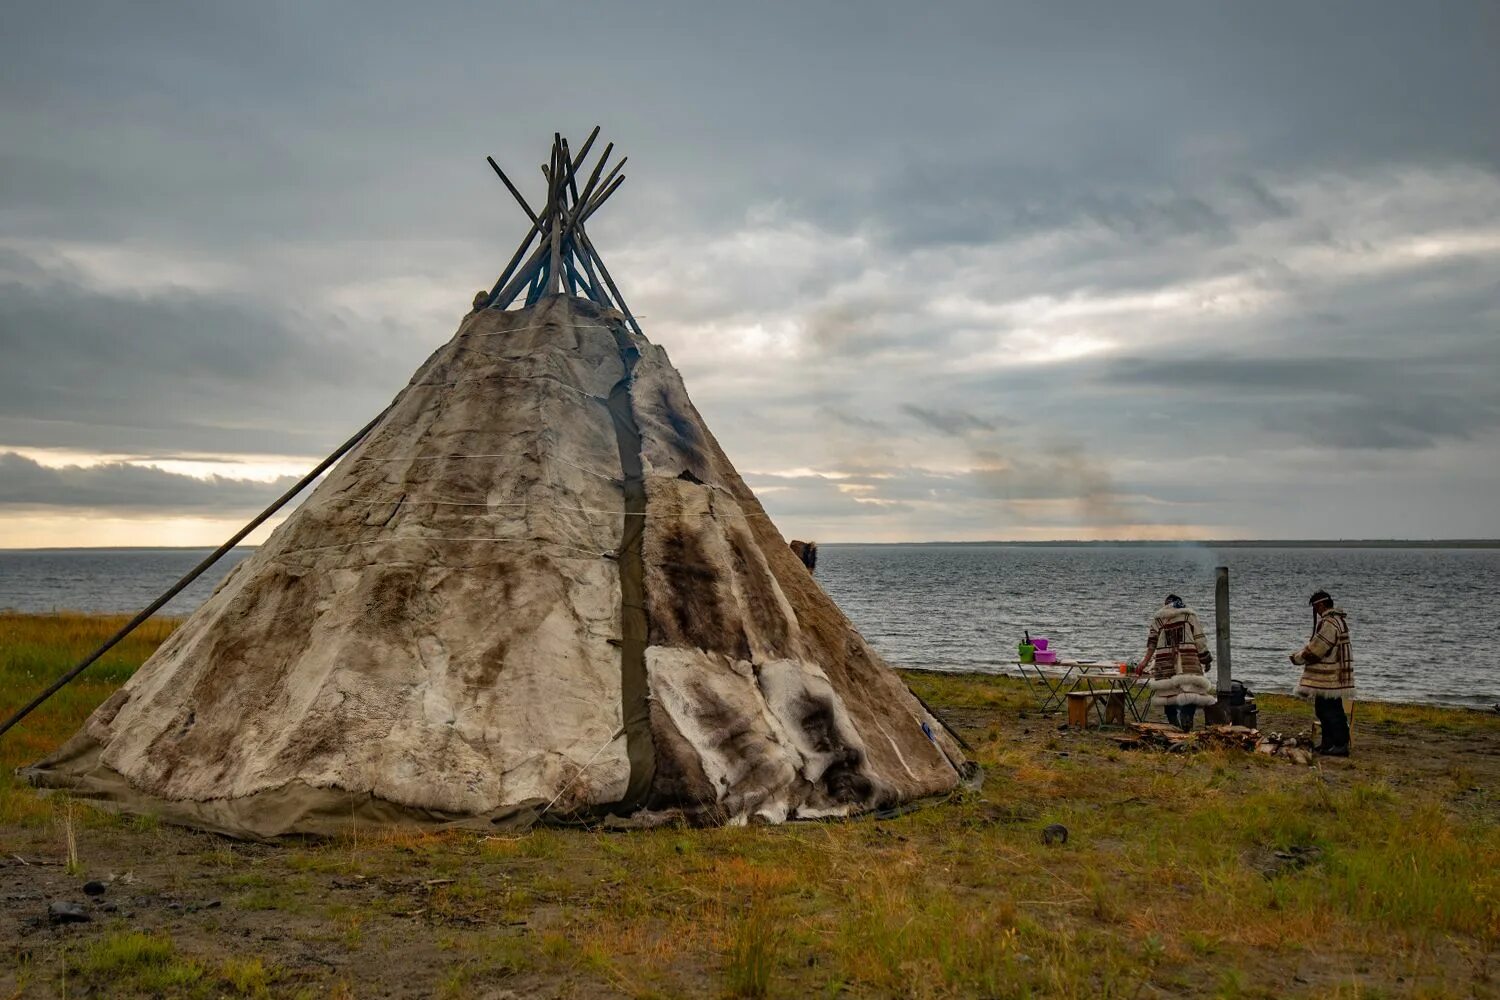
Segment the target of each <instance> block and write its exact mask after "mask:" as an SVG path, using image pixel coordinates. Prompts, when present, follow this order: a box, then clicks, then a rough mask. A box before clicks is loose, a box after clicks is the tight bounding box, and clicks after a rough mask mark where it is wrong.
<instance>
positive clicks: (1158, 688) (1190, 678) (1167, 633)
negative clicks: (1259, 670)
mask: <svg viewBox="0 0 1500 1000" xmlns="http://www.w3.org/2000/svg"><path fill="white" fill-rule="evenodd" d="M1213 661H1214V658H1213V654H1211V653H1210V652H1209V651H1208V639H1207V638H1206V637H1205V636H1204V635H1203V626H1202V625H1200V624H1199V623H1198V613H1197V612H1196V611H1194V610H1193V609H1192V608H1190V607H1188V606H1187V605H1186V604H1184V603H1183V601H1182V598H1180V597H1178V596H1177V595H1176V594H1168V595H1167V600H1166V603H1164V604H1163V605H1162V607H1161V610H1159V611H1157V612H1156V614H1154V615H1152V616H1151V627H1150V631H1149V632H1148V633H1147V635H1146V654H1145V655H1144V656H1143V657H1141V669H1142V670H1144V671H1147V672H1149V674H1150V677H1151V680H1150V687H1151V704H1153V705H1160V706H1161V707H1162V708H1163V710H1165V712H1166V714H1167V721H1168V722H1170V723H1171V724H1172V725H1174V726H1176V727H1177V728H1179V729H1181V730H1182V731H1183V732H1191V731H1192V728H1193V714H1194V713H1195V712H1197V711H1198V706H1200V705H1212V704H1213V703H1214V702H1215V701H1217V700H1218V698H1217V696H1216V695H1215V694H1214V684H1213V681H1211V680H1209V679H1208V677H1206V676H1205V675H1204V670H1205V669H1206V668H1207V667H1208V666H1209V665H1210V664H1212V663H1213Z"/></svg>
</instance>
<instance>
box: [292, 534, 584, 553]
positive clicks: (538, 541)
mask: <svg viewBox="0 0 1500 1000" xmlns="http://www.w3.org/2000/svg"><path fill="white" fill-rule="evenodd" d="M400 542H495V543H499V544H507V543H508V544H512V545H552V546H556V547H557V548H560V549H571V550H572V551H574V552H582V553H584V554H586V555H588V556H591V557H593V558H595V559H599V558H602V557H603V556H604V555H605V554H606V552H607V550H602V549H585V548H581V547H579V546H577V545H568V544H567V543H565V542H555V541H553V540H552V539H550V538H496V537H495V536H493V535H391V536H389V537H386V538H359V539H355V540H354V541H349V542H338V543H337V544H334V545H313V546H309V547H307V548H302V549H283V550H281V551H279V552H277V553H275V556H276V557H277V558H280V557H282V556H299V555H306V554H307V553H310V552H326V551H329V550H330V549H348V548H353V547H354V546H356V545H392V544H396V543H400Z"/></svg>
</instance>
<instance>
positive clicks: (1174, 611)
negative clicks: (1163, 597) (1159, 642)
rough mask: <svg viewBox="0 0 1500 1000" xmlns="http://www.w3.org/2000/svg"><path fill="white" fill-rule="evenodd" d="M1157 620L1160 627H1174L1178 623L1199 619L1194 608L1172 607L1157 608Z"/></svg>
mask: <svg viewBox="0 0 1500 1000" xmlns="http://www.w3.org/2000/svg"><path fill="white" fill-rule="evenodd" d="M1152 617H1153V618H1155V620H1156V623H1157V624H1158V625H1163V626H1165V625H1172V624H1174V623H1176V622H1185V621H1189V620H1191V619H1194V618H1197V617H1198V612H1196V611H1194V610H1193V609H1192V608H1174V607H1172V606H1171V605H1167V606H1166V607H1162V608H1157V610H1156V614H1155V615H1153V616H1152Z"/></svg>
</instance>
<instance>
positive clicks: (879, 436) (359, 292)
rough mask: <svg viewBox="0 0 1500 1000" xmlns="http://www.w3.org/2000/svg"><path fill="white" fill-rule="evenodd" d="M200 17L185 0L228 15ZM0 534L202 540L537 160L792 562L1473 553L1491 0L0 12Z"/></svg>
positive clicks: (1483, 419) (367, 369) (389, 352)
mask: <svg viewBox="0 0 1500 1000" xmlns="http://www.w3.org/2000/svg"><path fill="white" fill-rule="evenodd" d="M211 8H217V12H215V10H213V9H211ZM4 25H5V27H4V30H3V31H0V546H9V547H16V546H28V545H68V544H74V545H88V544H212V543H217V542H218V541H220V540H222V538H223V537H224V536H226V535H227V534H229V533H230V531H232V530H233V528H234V527H235V526H236V522H238V521H240V520H243V519H244V518H245V517H246V516H247V515H248V514H249V513H251V512H252V511H253V510H255V509H257V508H258V507H259V506H260V505H261V504H262V503H264V502H265V501H266V500H267V499H269V498H270V497H271V496H274V495H275V493H276V492H277V491H278V490H279V489H281V488H284V485H285V483H287V482H289V481H290V480H289V479H286V478H285V477H288V476H293V475H297V474H300V473H301V472H302V471H303V470H305V469H306V468H308V467H310V466H311V465H312V464H314V463H315V462H316V460H317V459H318V458H320V457H321V456H322V455H323V454H324V453H325V452H326V451H328V450H330V449H331V448H332V447H333V446H335V445H336V444H337V443H338V442H340V441H342V440H343V439H344V438H345V437H347V436H348V435H349V433H351V432H352V430H353V429H355V428H357V427H358V426H360V425H361V424H362V423H364V422H365V420H366V419H368V416H369V415H372V414H373V413H375V412H377V411H378V410H379V409H380V408H381V407H382V406H384V405H385V403H386V402H387V401H388V400H389V399H390V397H391V396H392V395H393V394H394V393H395V392H396V391H397V390H399V389H400V388H401V387H402V386H403V385H404V384H405V382H406V380H407V379H408V378H409V376H410V374H411V372H412V370H413V369H414V368H415V367H416V365H417V364H419V363H420V362H421V360H422V359H424V358H425V357H426V356H427V355H428V354H429V353H430V352H431V351H432V350H433V349H434V348H435V347H436V346H438V345H439V344H441V343H442V342H443V341H445V340H446V339H447V338H449V337H450V336H451V335H452V334H453V332H454V330H455V328H456V326H457V323H458V321H459V319H460V318H461V317H462V315H463V314H464V312H465V311H466V310H467V308H468V304H469V300H470V298H471V297H472V295H473V293H474V291H475V289H477V288H480V287H487V286H489V285H490V283H491V282H492V281H493V280H494V278H495V276H496V274H497V273H498V271H499V269H500V268H501V266H502V265H503V264H504V263H505V261H506V260H507V259H508V257H509V255H510V252H511V251H512V250H513V249H514V247H515V244H516V243H517V242H518V241H519V240H520V238H521V236H522V235H523V233H524V227H523V225H522V222H523V221H524V220H523V218H522V216H521V215H520V213H519V212H518V211H517V210H516V209H515V208H514V206H513V205H512V204H511V203H510V201H509V198H508V197H507V196H506V195H505V192H504V191H503V189H502V188H501V187H500V185H499V184H498V183H497V182H496V181H495V179H494V177H493V175H492V174H491V173H490V171H489V169H488V168H487V167H486V165H485V163H484V156H485V154H487V153H489V154H494V156H495V157H496V159H497V160H499V161H500V162H501V163H502V164H503V165H507V166H508V167H511V168H513V171H512V172H513V175H514V176H518V177H521V178H525V179H526V181H527V182H528V183H529V187H530V190H531V191H533V192H536V191H538V189H539V187H540V176H539V174H538V173H537V171H536V169H535V167H536V164H537V163H539V162H540V161H541V160H542V159H543V158H545V156H546V150H547V145H548V143H549V142H550V139H551V134H552V132H553V131H554V130H556V129H561V130H562V131H564V132H565V133H567V134H570V135H572V136H574V137H575V138H574V141H575V143H576V142H577V141H579V140H580V139H581V138H582V137H583V136H584V135H585V134H586V133H587V132H588V130H589V129H590V128H591V127H592V126H593V125H595V124H600V125H602V126H603V128H604V134H605V137H607V138H609V139H612V140H614V141H615V142H617V143H618V144H619V148H620V149H621V150H622V151H623V152H625V153H627V154H628V155H629V156H630V164H629V166H628V167H627V168H626V173H627V175H628V176H629V178H630V179H629V180H628V181H627V182H626V184H625V186H624V188H623V189H622V190H621V191H620V193H619V194H617V195H616V196H615V197H614V198H613V199H612V200H611V202H610V204H609V205H608V206H607V207H606V208H605V209H604V210H603V211H602V212H601V213H600V214H599V215H598V216H597V217H596V220H595V221H594V222H592V223H591V230H592V235H593V238H594V242H595V243H596V245H598V247H599V249H600V251H601V253H602V254H603V255H604V257H605V259H606V260H607V261H608V262H609V264H610V268H611V270H612V271H613V273H614V275H615V277H616V279H617V280H618V281H619V283H620V285H621V287H622V290H623V291H624V293H625V295H626V297H627V298H628V299H629V301H630V303H631V306H632V307H633V309H634V310H635V311H636V312H637V313H638V314H639V315H640V316H641V318H642V325H643V326H644V327H645V329H646V332H647V334H648V335H649V336H651V337H652V339H654V340H655V341H657V342H658V343H661V344H663V345H665V347H666V348H667V350H668V351H669V352H670V354H671V356H672V358H673V360H674V361H675V362H676V364H677V365H678V367H679V368H680V369H681V370H682V372H683V375H684V377H685V379H686V381H687V385H688V388H689V391H690V392H691V393H692V394H693V398H694V400H695V402H696V403H697V405H698V407H699V409H700V410H702V411H703V413H704V415H705V417H706V418H707V419H708V422H709V425H710V427H711V428H712V429H713V430H714V431H715V433H716V434H717V436H718V437H719V439H720V441H721V443H722V444H723V445H724V447H725V449H726V451H727V452H728V453H729V456H730V458H731V459H732V460H733V461H734V462H735V464H736V466H737V467H738V468H739V469H740V471H741V472H742V473H743V474H744V475H745V477H746V479H747V480H748V481H749V482H750V483H751V485H752V486H753V487H755V488H756V490H757V491H758V492H759V494H760V496H761V498H762V500H763V501H764V502H765V504H766V506H767V508H768V509H769V510H770V511H771V513H772V515H773V516H774V517H775V518H776V520H777V523H778V524H779V526H780V527H781V529H782V531H783V532H784V533H785V534H787V535H788V536H791V535H796V536H800V537H814V538H818V539H821V540H827V541H836V540H871V541H875V540H920V539H981V538H983V539H998V538H1021V539H1040V538H1098V537H1106V538H1113V537H1121V538H1123V537H1131V538H1140V537H1166V538H1202V537H1213V538H1223V537H1271V538H1308V537H1419V538H1425V537H1479V536H1485V537H1492V536H1497V535H1500V499H1497V497H1500V125H1497V121H1500V119H1497V114H1496V108H1497V107H1500V58H1497V57H1496V52H1497V51H1500V7H1497V6H1496V5H1495V4H1493V3H1474V4H1466V3H1434V4H1417V3H1409V2H1404V0H1403V2H1374V0H1360V2H1354V3H1331V2H1324V3H1313V4H1309V3H1305V2H1296V3H1268V2H1258V3H1245V4H1237V5H1234V6H1233V7H1232V8H1231V7H1229V6H1228V5H1219V4H1207V3H1202V2H1188V0H1184V2H1182V3H1171V4H1150V3H1129V4H1123V3H1118V2H1109V3H1099V4H1080V3H1058V2H1048V3H1036V4H1006V3H973V4H969V3H936V4H913V3H910V2H901V3H874V2H867V3H847V4H817V3H812V4H806V3H798V4H784V5H783V4H767V3H755V4H744V3H741V4H733V5H729V4H703V3H683V4H680V5H676V4H660V3H655V4H618V3H610V4H601V5H598V6H594V5H590V4H586V3H576V2H575V3H570V4H567V5H561V6H560V5H556V4H549V5H542V4H537V5H525V6H513V7H511V6H507V5H502V4H496V3H493V2H489V3H475V4H454V3H423V4H408V3H403V4H372V3H359V4H337V3H329V2H320V3H314V4H307V3H286V4H281V3H256V4H232V5H231V4H218V5H213V4H201V3H193V4H181V5H176V4H142V3H136V4H129V5H126V4H116V3H105V4H99V5H97V6H93V5H87V4H81V3H66V2H63V3H50V4H44V3H19V2H11V3H7V4H5V12H4Z"/></svg>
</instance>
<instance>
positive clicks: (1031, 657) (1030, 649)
mask: <svg viewBox="0 0 1500 1000" xmlns="http://www.w3.org/2000/svg"><path fill="white" fill-rule="evenodd" d="M1016 652H1018V653H1020V654H1021V662H1022V663H1035V662H1036V647H1035V646H1033V645H1032V644H1031V643H1029V642H1020V643H1017V644H1016Z"/></svg>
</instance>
